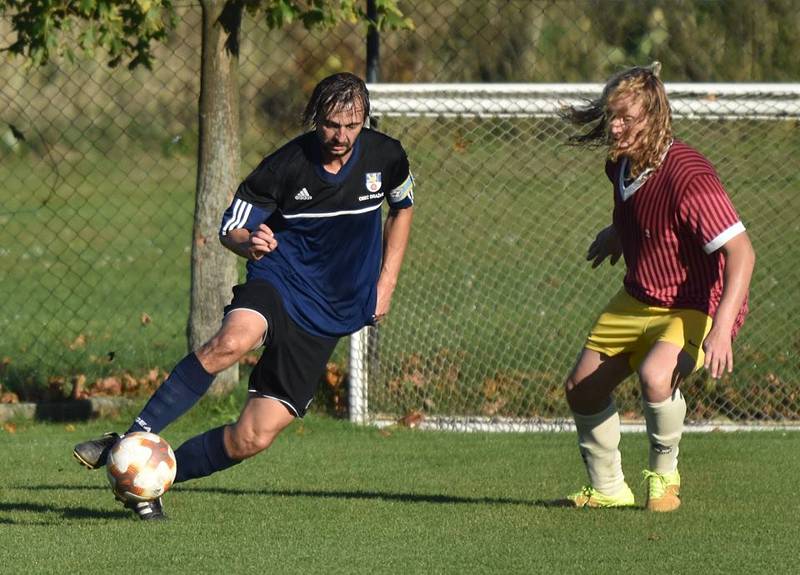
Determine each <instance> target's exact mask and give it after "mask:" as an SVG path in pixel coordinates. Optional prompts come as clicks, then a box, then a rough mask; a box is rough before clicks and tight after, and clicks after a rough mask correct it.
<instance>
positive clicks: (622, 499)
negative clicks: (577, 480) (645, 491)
mask: <svg viewBox="0 0 800 575" xmlns="http://www.w3.org/2000/svg"><path fill="white" fill-rule="evenodd" d="M567 500H568V501H569V502H570V503H571V504H572V505H573V506H574V507H590V508H597V509H599V508H613V507H633V506H634V505H635V502H634V500H633V491H631V488H630V487H628V484H627V483H625V484H624V486H623V488H622V489H621V490H620V491H619V493H616V494H614V495H606V494H604V493H600V492H599V491H598V490H597V489H595V488H594V487H592V486H591V485H585V486H583V488H582V489H581V490H580V491H578V492H577V493H573V494H572V495H568V496H567Z"/></svg>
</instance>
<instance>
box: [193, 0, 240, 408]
mask: <svg viewBox="0 0 800 575" xmlns="http://www.w3.org/2000/svg"><path fill="white" fill-rule="evenodd" d="M201 4H202V7H203V42H202V67H201V73H200V118H199V120H200V122H199V125H200V142H199V148H198V158H197V189H196V198H195V201H196V204H195V214H194V230H193V236H192V238H193V242H192V293H191V309H190V312H189V325H188V330H187V331H188V336H189V347H190V349H197V348H198V347H199V346H200V345H202V344H203V343H205V342H206V341H208V340H209V339H210V338H211V336H212V335H214V333H215V332H216V331H217V330H218V329H219V326H220V321H221V319H222V310H223V308H224V306H225V305H227V304H228V303H229V301H230V297H231V288H232V287H233V285H234V284H235V283H236V281H237V266H236V256H235V255H233V254H232V253H231V252H229V251H228V250H226V249H225V248H223V247H222V244H220V242H219V240H218V239H217V233H218V229H219V224H220V218H221V217H222V213H223V212H224V210H225V208H227V207H228V205H229V203H230V201H231V196H232V194H233V192H234V191H235V190H236V186H237V185H238V184H239V162H240V157H239V154H240V149H239V148H240V144H239V89H238V77H237V71H238V61H239V30H240V24H241V17H242V9H241V6H239V5H238V4H239V3H238V2H225V1H223V0H203V1H202V2H201ZM238 379H239V366H238V365H234V366H233V367H231V368H229V369H227V370H225V371H224V372H222V373H220V374H219V375H218V376H217V379H216V380H215V382H214V385H213V386H212V387H211V393H212V394H214V395H224V394H227V393H229V392H230V391H231V390H232V389H233V387H234V386H235V385H236V384H237V383H238Z"/></svg>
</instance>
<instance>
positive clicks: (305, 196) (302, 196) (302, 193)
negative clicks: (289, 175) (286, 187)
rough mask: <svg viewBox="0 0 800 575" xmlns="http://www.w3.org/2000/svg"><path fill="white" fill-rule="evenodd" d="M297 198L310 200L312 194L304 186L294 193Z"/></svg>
mask: <svg viewBox="0 0 800 575" xmlns="http://www.w3.org/2000/svg"><path fill="white" fill-rule="evenodd" d="M294 199H295V200H310V199H311V194H309V193H308V190H307V189H305V188H303V189H302V190H300V191H299V192H297V193H296V194H295V195H294Z"/></svg>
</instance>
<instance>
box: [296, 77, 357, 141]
mask: <svg viewBox="0 0 800 575" xmlns="http://www.w3.org/2000/svg"><path fill="white" fill-rule="evenodd" d="M348 106H354V107H361V108H362V109H363V110H364V120H365V121H366V119H367V118H368V117H369V90H367V85H366V84H365V83H364V81H363V80H362V79H361V78H359V77H358V76H356V75H355V74H350V73H348V72H342V73H339V74H333V75H332V76H328V77H327V78H325V79H324V80H322V81H320V83H319V84H317V85H316V86H315V87H314V92H312V94H311V98H309V100H308V104H307V105H306V109H305V111H304V112H303V124H304V125H305V126H308V127H310V128H313V127H316V126H317V124H319V123H320V122H321V121H322V120H323V119H324V118H325V117H326V116H328V114H330V113H331V112H334V111H336V110H338V109H340V108H343V107H348Z"/></svg>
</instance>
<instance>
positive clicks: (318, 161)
mask: <svg viewBox="0 0 800 575" xmlns="http://www.w3.org/2000/svg"><path fill="white" fill-rule="evenodd" d="M360 155H361V135H359V136H358V138H356V143H355V144H353V153H352V154H350V157H349V158H348V160H347V163H346V164H345V165H344V166H342V169H341V170H339V172H338V173H336V174H331V173H330V172H329V171H327V170H326V169H325V168H323V167H322V154H321V153H320V149H319V142H317V154H316V157H315V158H314V169H315V170H316V171H317V175H318V176H319V177H320V178H322V179H323V180H324V181H326V182H328V183H329V184H339V183H341V182H342V181H344V179H345V178H346V177H347V176H348V174H349V173H350V172H351V171H352V169H353V166H354V165H355V164H356V163H357V162H358V158H359V156H360Z"/></svg>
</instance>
